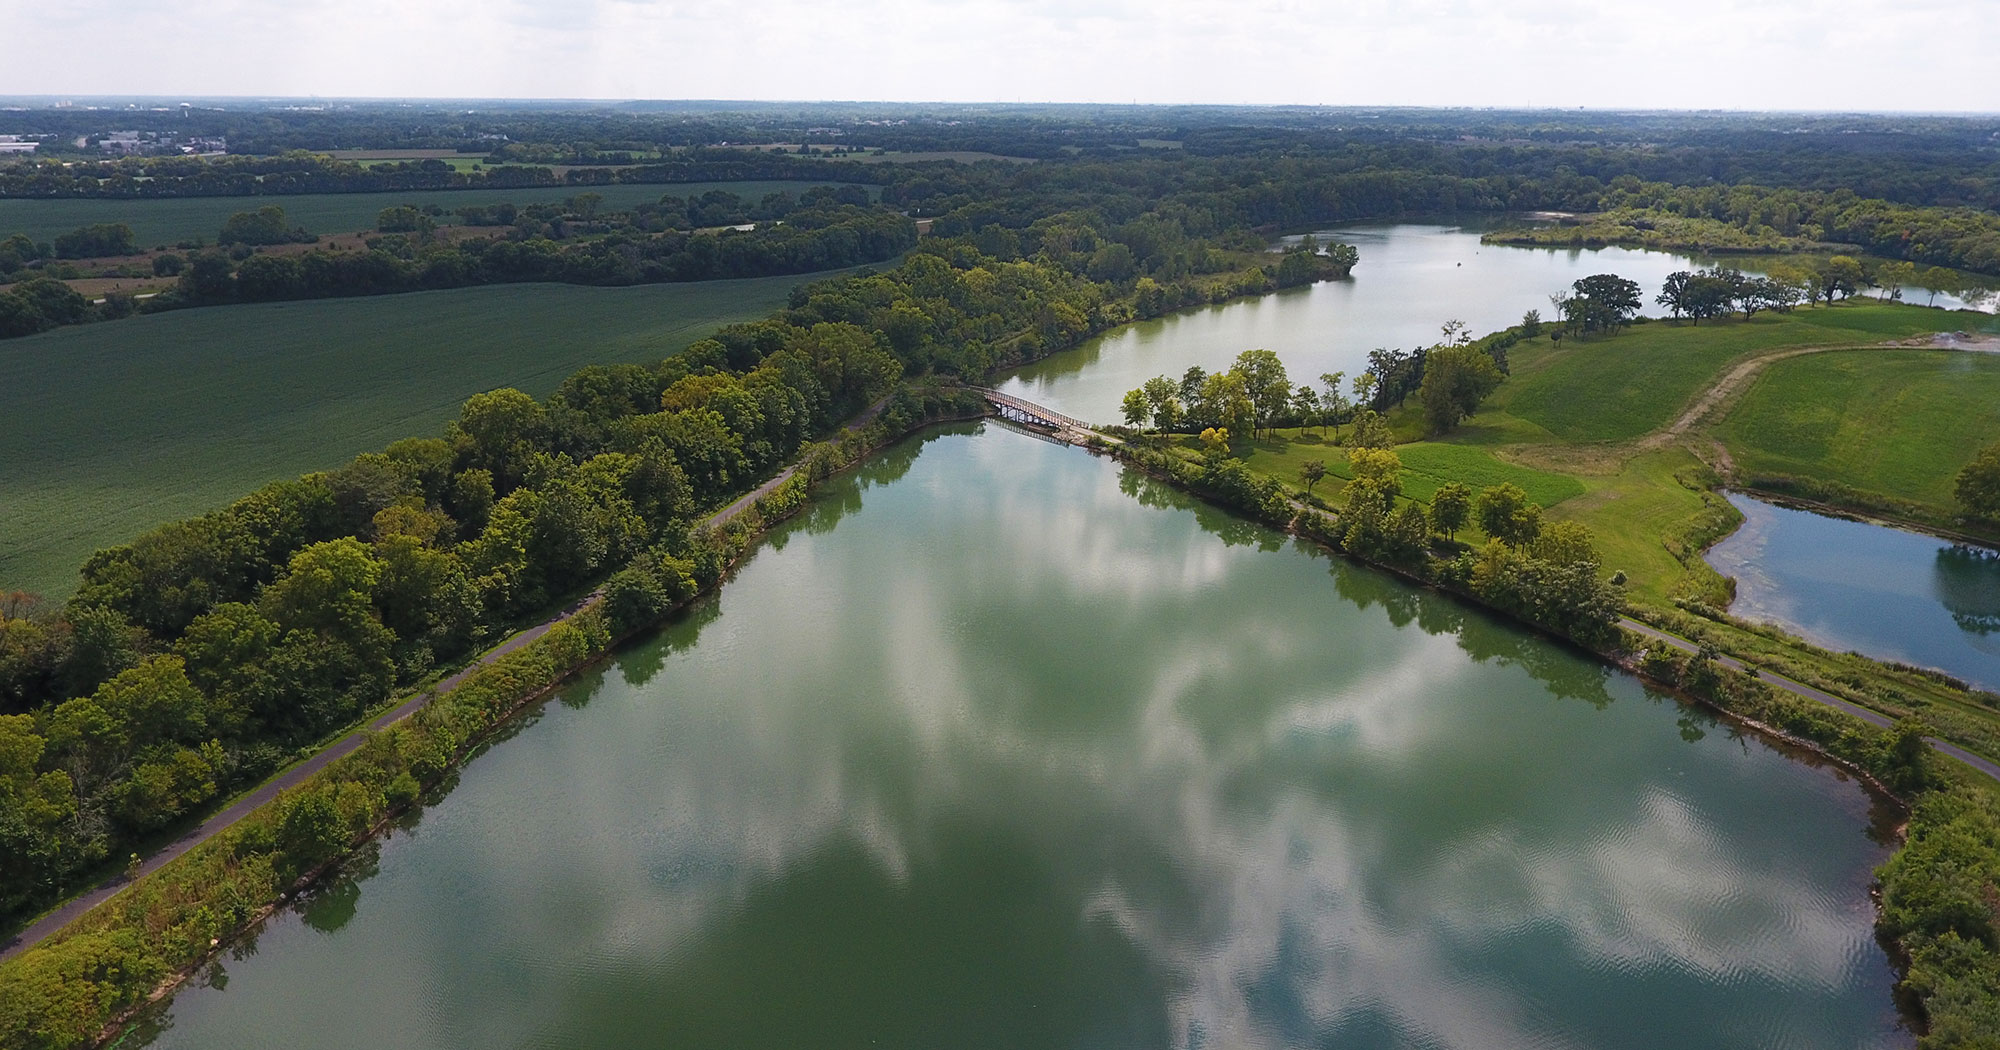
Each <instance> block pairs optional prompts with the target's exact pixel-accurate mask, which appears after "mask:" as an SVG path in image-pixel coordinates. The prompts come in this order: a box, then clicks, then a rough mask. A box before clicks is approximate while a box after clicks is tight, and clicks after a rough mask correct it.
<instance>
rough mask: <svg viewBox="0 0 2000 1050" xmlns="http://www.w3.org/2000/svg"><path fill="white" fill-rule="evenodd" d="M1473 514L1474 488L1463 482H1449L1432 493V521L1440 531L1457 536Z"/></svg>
mask: <svg viewBox="0 0 2000 1050" xmlns="http://www.w3.org/2000/svg"><path fill="white" fill-rule="evenodd" d="M1471 514H1472V489H1471V488H1469V487H1468V486H1466V485H1465V484H1463V483H1462V482H1457V481H1453V482H1447V483H1446V484H1443V485H1440V486H1438V490H1437V492H1435V493H1433V494H1432V495H1431V522H1432V523H1433V524H1435V525H1436V526H1437V530H1438V532H1440V533H1442V534H1444V535H1446V536H1455V535H1457V534H1458V530H1460V529H1462V528H1464V527H1465V523H1466V522H1467V521H1468V520H1469V519H1470V517H1471Z"/></svg>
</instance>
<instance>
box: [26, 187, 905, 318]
mask: <svg viewBox="0 0 2000 1050" xmlns="http://www.w3.org/2000/svg"><path fill="white" fill-rule="evenodd" d="M259 213H265V214H262V217H261V218H260V219H259V221H258V222H257V223H256V227H257V228H261V229H266V230H274V231H282V230H283V228H284V218H283V213H282V211H281V210H280V209H277V208H275V207H269V208H265V209H259ZM247 225H249V224H244V223H238V222H237V220H236V219H231V220H230V227H229V228H225V231H224V234H225V236H230V235H232V234H240V233H241V231H242V230H243V229H244V228H245V227H246V226H247ZM516 229H520V228H519V227H516ZM565 232H567V231H565ZM429 234H430V231H429V230H427V229H422V228H419V229H417V230H414V231H412V232H411V233H408V234H403V233H396V234H385V235H383V236H381V237H379V238H374V239H371V241H370V242H369V244H368V246H367V247H366V249H365V250H362V251H337V250H324V249H315V250H310V251H306V252H302V253H297V254H275V253H253V252H251V251H250V250H249V249H248V248H247V247H244V248H242V249H240V254H241V258H240V259H239V258H236V257H234V256H232V254H231V253H229V252H225V251H222V250H209V251H203V252H200V253H197V254H195V255H193V256H192V257H191V258H183V257H181V256H180V255H177V254H174V253H165V254H162V255H159V256H156V257H155V258H154V260H153V271H154V272H155V273H156V274H159V275H162V276H166V275H171V274H178V279H177V283H176V284H175V286H174V287H173V288H172V289H171V290H169V291H167V292H164V293H161V294H160V295H157V296H154V297H152V298H150V299H147V300H145V301H143V302H139V301H135V300H134V299H132V298H131V297H130V296H126V295H120V294H111V295H107V296H106V297H105V300H104V302H103V303H102V304H99V305H92V304H91V303H90V302H89V301H88V300H86V299H84V297H83V296H82V295H80V294H78V293H76V292H75V291H73V290H71V289H70V288H69V287H68V285H66V284H64V283H63V282H61V281H57V280H54V279H52V278H48V277H36V278H32V279H30V280H28V281H24V282H21V283H19V284H16V285H14V286H13V287H12V288H11V289H9V290H8V291H6V292H0V338H8V337H14V336H23V335H32V334H35V333H37V332H42V331H47V330H49V329H51V328H55V327H59V326H61V325H66V324H77V323H82V322H85V321H91V320H111V319H116V318H121V317H125V316H129V315H131V314H133V313H155V312H159V311H164V310H173V309H178V308H181V307H188V306H211V305H216V304H221V303H232V302H270V301H276V300H289V299H319V298H333V297H339V296H354V295H383V294H389V293H394V292H408V291H418V290H424V289H436V288H464V287H470V286H473V285H482V284H502V283H513V282H523V281H556V282H563V283H570V284H595V285H631V284H653V283H664V282H680V281H709V280H723V279H733V278H743V277H767V276H777V275H783V274H796V273H811V272H815V271H820V270H833V269H841V268H845V267H849V266H856V265H861V264H864V263H876V262H882V261H884V260H886V259H892V258H894V257H896V256H897V255H900V254H901V253H903V252H905V251H908V250H909V249H910V248H911V247H912V246H913V245H915V244H916V242H917V231H916V225H915V224H914V223H913V222H911V220H910V219H908V218H907V217H905V216H902V215H899V214H896V213H895V212H893V211H891V210H889V209H886V208H880V207H868V208H863V207H857V206H854V205H851V204H841V205H833V206H822V207H817V208H812V209H807V210H796V211H791V212H788V213H787V217H786V219H785V220H784V221H783V222H782V223H769V224H760V225H758V226H757V227H756V228H755V229H751V230H735V229H730V230H723V231H721V232H719V233H697V232H690V231H684V230H669V231H667V232H663V233H654V234H646V233H638V232H629V233H628V232H613V233H607V234H602V235H586V236H578V237H576V238H575V239H572V240H569V241H567V242H559V241H556V240H553V239H550V238H549V237H547V236H542V235H540V234H539V233H537V234H535V235H533V236H526V237H523V238H520V239H515V238H511V237H501V238H497V239H496V238H468V239H463V240H457V241H448V240H445V239H442V238H435V237H432V236H430V235H429Z"/></svg>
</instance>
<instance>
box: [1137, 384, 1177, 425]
mask: <svg viewBox="0 0 2000 1050" xmlns="http://www.w3.org/2000/svg"><path fill="white" fill-rule="evenodd" d="M1139 389H1140V390H1141V391H1142V392H1143V393H1144V394H1145V395H1146V405H1147V407H1148V408H1149V409H1150V410H1151V411H1152V415H1153V429H1154V430H1158V431H1161V432H1162V433H1164V432H1167V431H1170V430H1172V429H1174V427H1175V426H1176V425H1177V424H1178V423H1179V422H1180V415H1181V401H1180V386H1179V385H1178V384H1176V383H1175V382H1174V381H1173V380H1172V379H1169V378H1167V377H1166V376H1154V377H1153V378H1151V379H1148V380H1146V384H1145V385H1144V386H1142V387H1140V388H1139Z"/></svg>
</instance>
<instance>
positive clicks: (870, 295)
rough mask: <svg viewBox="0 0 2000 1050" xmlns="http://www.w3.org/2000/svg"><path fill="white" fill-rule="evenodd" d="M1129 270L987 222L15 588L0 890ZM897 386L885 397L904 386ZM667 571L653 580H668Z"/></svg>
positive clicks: (113, 851)
mask: <svg viewBox="0 0 2000 1050" xmlns="http://www.w3.org/2000/svg"><path fill="white" fill-rule="evenodd" d="M1135 287H1136V281H1127V282H1125V283H1124V284H1122V285H1117V284H1108V283H1103V282H1097V281H1093V280H1091V279H1090V278H1089V277H1088V276H1087V275H1085V274H1082V273H1078V272H1075V271H1072V270H1068V269H1065V268H1063V267H1062V266H1060V265H1057V264H1055V263H1053V262H1051V261H1049V260H1047V259H1045V258H1037V259H1034V260H1001V259H996V258H994V257H991V256H988V255H985V254H983V253H981V252H980V251H979V250H978V248H977V247H976V245H974V244H973V243H972V242H971V239H969V238H960V239H937V240H931V241H926V242H924V243H923V244H922V245H920V246H918V248H917V249H916V250H914V251H913V252H912V253H911V254H910V256H909V257H908V258H907V259H906V260H905V261H904V262H902V263H901V264H900V265H898V266H897V267H895V268H893V269H890V270H887V271H883V272H880V273H868V274H861V275H853V276H847V277H842V278H838V279H833V280H827V281H821V282H818V283H814V284H810V285H806V286H803V287H801V288H799V289H797V290H796V291H795V292H794V294H793V296H792V298H791V302H790V305H789V306H788V308H787V309H786V310H784V311H783V312H781V313H780V314H779V315H778V316H777V317H774V318H772V319H770V320H766V321H760V322H755V323H750V324H743V325H735V326H731V327H729V328H725V329H723V330H721V331H720V332H718V333H717V334H716V335H715V337H713V338H711V339H706V340H703V341H701V342H698V343H696V344H695V345H693V346H692V347H690V348H689V349H688V350H687V351H685V352H684V353H682V354H680V355H677V356H675V357H672V358H669V359H667V360H665V361H663V362H661V363H659V364H657V365H652V366H645V365H620V366H609V367H592V368H587V369H584V370H582V371H580V372H578V373H577V374H576V375H573V376H571V377H570V378H569V379H568V380H566V381H565V382H564V383H563V384H562V386H561V387H560V388H559V389H558V390H557V391H556V392H555V393H554V394H552V395H551V396H550V397H549V398H547V399H546V400H543V401H537V400H535V399H533V398H530V397H528V396H527V395H525V394H522V393H520V392H518V391H513V390H499V391H493V392H489V393H485V394H480V395H476V396H474V397H473V398H471V399H469V400H468V401H467V402H466V403H465V405H464V407H463V409H462V410H461V412H460V414H459V416H458V418H457V419H456V420H454V421H453V422H452V423H451V424H450V425H449V426H447V427H446V429H445V432H444V434H443V435H442V436H440V437H435V438H413V439H408V440H404V441H399V442H396V443H395V444H392V445H390V446H389V447H387V448H385V449H384V450H382V451H381V452H376V453H367V454H364V455H361V456H357V457H356V458H355V459H354V460H353V461H352V462H350V463H348V464H346V465H345V466H343V467H340V468H338V469H336V470H331V471H325V472H319V473H314V474H309V475H307V476H305V477H302V478H299V479H296V480H293V481H285V482H279V483H276V484H273V485H269V486H266V487H265V488H263V489H260V490H259V491H257V492H256V493H253V494H251V495H250V496H247V497H245V498H244V499H242V500H239V501H237V502H236V503H234V504H232V505H231V506H229V507H227V508H224V509H222V510H219V511H215V512H213V513H210V514H206V515H203V516H201V517H198V518H194V519H190V520H187V521H182V522H176V523H173V524H170V525H166V526H162V527H161V528H158V529H155V530H153V531H151V532H149V533H147V534H146V535H144V536H142V537H140V538H138V539H137V540H135V541H133V542H132V543H131V544H128V545H126V546H122V547H117V548H112V549H110V550H105V551H101V552H99V553H98V554H96V555H94V556H93V557H92V558H90V559H89V561H88V562H86V564H85V565H84V567H83V570H82V579H81V585H80V586H79V588H78V590H77V593H76V595H75V597H73V598H72V599H71V600H70V601H69V602H67V603H66V604H64V605H62V606H60V607H50V606H43V605H40V604H38V603H36V602H34V601H33V600H32V599H30V598H28V597H27V596H20V595H16V596H14V597H13V598H12V599H10V600H9V601H8V602H6V603H4V604H0V711H4V712H6V714H5V715H4V716H0V756H6V759H5V764H4V765H0V912H4V913H8V914H17V913H19V911H20V910H21V909H24V908H32V907H35V906H36V905H37V904H39V903H40V902H44V901H47V900H49V899H50V898H51V897H52V896H53V895H54V894H56V893H58V892H60V891H61V890H62V889H63V888H65V887H67V886H69V885H71V884H72V883H73V880H76V879H78V878H80V877H82V875H83V873H85V872H88V871H90V870H93V869H94V868H95V867H96V866H98V865H100V864H102V863H103V862H104V861H105V860H106V859H107V858H113V857H117V856H119V855H120V854H121V853H122V852H123V851H125V850H127V849H129V848H130V847H131V845H132V844H134V843H136V842H138V841H139V840H140V839H142V838H144V837H145V836H147V835H149V834H152V833H154V832H156V831H157V830H158V829H161V828H163V827H166V826H169V825H171V824H173V823H174V822H176V821H179V820H182V819H185V818H187V817H188V816H190V815H192V814H196V813H199V812H201V811H202V809H203V807H204V806H206V805H207V804H208V803H210V802H211V801H212V800H213V799H215V798H217V797H219V796H220V795H222V794H223V793H225V792H227V791H228V790H230V789H231V788H232V787H233V786H234V785H238V784H242V783H247V782H251V781H254V780H256V779H258V778H260V777H261V776H263V775H264V774H265V773H266V772H268V771H269V770H270V769H272V768H274V767H275V766H276V765H278V764H280V763H281V762H282V761H283V760H284V759H285V758H286V757H287V756H289V755H290V754H291V753H292V752H293V750H294V749H296V748H298V747H300V746H302V745H305V744H308V743H310V742H311V741H313V740H316V739H318V738H319V737H320V736H322V735H323V734H325V733H326V732H328V731H329V730H331V729H333V728H335V727H338V726H341V725H344V724H347V723H348V722H349V721H351V720H352V719H353V718H355V717H356V716H358V715H359V714H360V713H361V712H363V711H365V710H367V709H368V708H370V707H371V706H373V705H375V704H378V703H380V702H382V701H384V700H385V699H386V698H387V697H389V696H390V695H391V694H392V693H393V692H394V691H396V690H397V689H399V688H403V687H406V686H408V685H410V684H411V683H414V682H416V681H419V680H421V678H422V677H423V676H424V675H425V674H427V673H428V672H429V671H430V670H431V669H432V668H434V667H438V666H441V665H444V664H448V663H451V662H454V661H457V660H459V659H462V658H464V657H465V656H466V655H467V654H469V653H471V652H473V651H474V650H475V649H476V648H477V647H479V646H480V645H481V644H482V643H484V642H485V641H487V640H488V639H490V638H492V637H494V636H495V635H496V634H498V633H500V632H502V631H504V630H505V628H506V625H507V624H509V623H512V622H515V621H517V620H518V619H519V618H521V617H523V616H525V615H528V614H530V613H532V612H534V611H536V610H539V609H542V608H545V607H546V606H548V605H549V604H550V603H552V602H554V601H557V600H559V599H561V598H562V597H563V596H565V595H569V594H573V593H575V592H576V590H578V589H579V588H581V587H584V586H586V585H587V584H588V583H589V582H590V581H592V580H594V579H597V578H600V577H601V576H603V575H604V574H605V573H607V572H610V571H611V570H614V569H617V568H619V567H620V566H632V567H634V568H635V569H636V570H637V575H627V576H625V577H623V579H622V581H621V582H620V584H619V587H618V588H617V589H618V591H619V594H618V595H617V596H616V597H617V600H616V601H615V602H613V603H612V606H613V609H614V612H615V611H616V610H619V609H643V608H646V607H648V603H649V602H651V601H653V600H654V599H655V598H657V596H658V595H662V594H664V595H666V596H669V597H671V596H674V595H678V594H681V593H683V592H686V591H687V590H688V588H690V587H694V586H698V585H700V584H702V583H704V582H707V581H712V580H713V578H714V576H715V574H716V573H717V572H719V571H720V569H719V564H718V562H717V556H716V555H715V554H714V553H713V550H712V548H710V547H708V546H705V545H704V543H703V542H702V540H701V537H700V534H699V530H698V529H697V528H696V527H695V522H697V521H698V520H699V518H700V516H701V515H702V513H703V512H704V511H706V510H708V509H711V508H714V507H717V506H719V505H721V504H722V503H724V502H726V501H727V500H728V499H730V498H732V497H733V496H734V495H736V494H737V493H740V492H742V491H744V490H745V489H747V488H749V487H751V486H753V485H754V484H755V482H756V481H757V480H758V479H759V478H762V477H764V476H766V475H768V474H769V473H770V472H771V471H773V470H775V469H776V468H777V466H778V465H779V464H781V463H783V462H786V461H788V460H791V459H794V458H796V457H798V456H800V455H801V454H802V450H803V449H806V447H807V445H808V443H809V441H810V440H811V438H812V437H813V436H815V435H818V434H823V433H826V432H827V431H828V430H829V429H830V428H832V427H833V426H834V424H835V423H836V422H837V421H838V420H841V419H844V418H846V417H848V416H850V415H852V414H853V413H854V412H856V411H858V410H859V409H860V408H861V407H863V406H864V405H866V404H868V403H869V402H870V401H872V400H874V399H877V398H879V397H881V396H882V394H883V393H884V392H885V391H887V390H889V389H890V388H891V387H892V386H893V385H894V384H895V382H896V381H897V379H898V378H899V377H901V376H903V375H905V374H913V373H923V372H932V373H939V374H944V375H954V374H958V375H973V376H979V375H984V374H985V372H986V371H987V370H989V369H990V368H992V367H994V366H996V365H1001V364H1006V363H1011V362H1019V361H1025V360H1029V359H1032V358H1035V357H1039V356H1041V355H1043V354H1046V353H1048V352H1051V351H1053V350H1057V349H1061V348H1063V347H1066V346H1070V345H1074V344H1075V343H1076V342H1077V341H1079V340H1080V339H1083V338H1085V337H1087V336H1088V335H1090V334H1092V333H1094V332H1097V331H1101V330H1103V329H1105V328H1107V327H1110V326H1112V325H1114V324H1118V323H1123V322H1125V321H1128V320H1130V319H1131V318H1132V316H1133V299H1134V289H1135ZM892 407H893V406H892ZM648 595H652V596H654V597H653V598H649V597H647V596H648Z"/></svg>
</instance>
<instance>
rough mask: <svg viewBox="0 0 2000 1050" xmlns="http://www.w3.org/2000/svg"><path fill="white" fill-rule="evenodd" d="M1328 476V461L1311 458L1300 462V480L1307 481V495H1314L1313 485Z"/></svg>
mask: <svg viewBox="0 0 2000 1050" xmlns="http://www.w3.org/2000/svg"><path fill="white" fill-rule="evenodd" d="M1324 477H1326V461H1325V460H1320V459H1309V460H1306V461H1305V462H1304V463H1301V464H1299V480H1300V481H1303V482H1305V483H1306V495H1308V496H1310V495H1312V490H1313V486H1314V485H1317V484H1319V483H1320V479H1322V478H1324Z"/></svg>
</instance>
